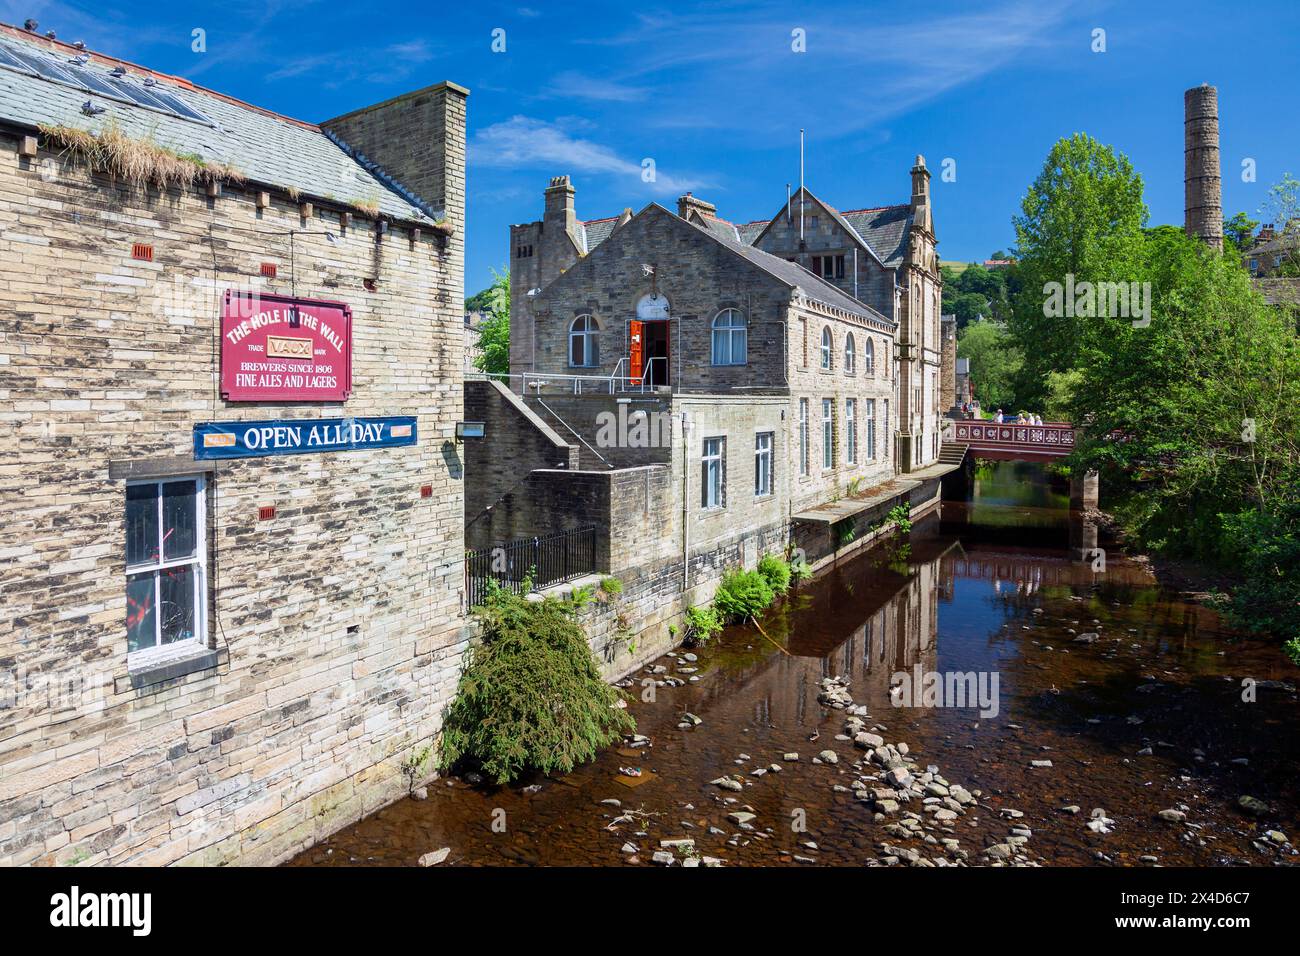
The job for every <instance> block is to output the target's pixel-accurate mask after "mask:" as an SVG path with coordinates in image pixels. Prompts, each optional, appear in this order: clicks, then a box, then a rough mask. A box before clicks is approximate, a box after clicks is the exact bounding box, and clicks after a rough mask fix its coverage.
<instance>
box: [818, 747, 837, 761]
mask: <svg viewBox="0 0 1300 956" xmlns="http://www.w3.org/2000/svg"><path fill="white" fill-rule="evenodd" d="M817 756H818V757H820V758H821V761H822V763H829V764H836V763H839V762H840V756H839V754H837V753H836V752H835V751H834V750H823V751H822V752H821V753H819V754H818V755H817Z"/></svg>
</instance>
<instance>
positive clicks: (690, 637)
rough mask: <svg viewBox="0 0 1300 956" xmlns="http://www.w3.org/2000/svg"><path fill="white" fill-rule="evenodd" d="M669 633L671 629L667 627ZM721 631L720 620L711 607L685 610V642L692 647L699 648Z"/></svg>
mask: <svg viewBox="0 0 1300 956" xmlns="http://www.w3.org/2000/svg"><path fill="white" fill-rule="evenodd" d="M669 630H670V631H671V630H672V628H671V627H669ZM721 630H722V618H720V617H719V616H718V612H717V611H715V610H714V609H713V608H711V607H688V608H687V609H686V635H685V638H684V639H685V641H686V643H688V644H690V645H691V646H693V647H700V646H703V645H705V644H707V643H709V641H710V640H712V639H713V636H714V635H715V634H717V633H718V632H719V631H721Z"/></svg>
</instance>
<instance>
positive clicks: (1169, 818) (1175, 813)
mask: <svg viewBox="0 0 1300 956" xmlns="http://www.w3.org/2000/svg"><path fill="white" fill-rule="evenodd" d="M1156 816H1157V817H1159V818H1160V819H1161V820H1164V821H1165V822H1166V823H1182V822H1183V821H1184V820H1186V819H1187V814H1185V813H1183V811H1182V810H1174V809H1172V808H1170V809H1168V810H1161V811H1160V812H1159V813H1157V814H1156Z"/></svg>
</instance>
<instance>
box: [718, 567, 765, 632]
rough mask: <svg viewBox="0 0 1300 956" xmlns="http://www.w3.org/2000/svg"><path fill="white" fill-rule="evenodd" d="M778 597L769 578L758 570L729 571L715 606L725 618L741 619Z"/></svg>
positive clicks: (752, 614) (730, 619)
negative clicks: (768, 580)
mask: <svg viewBox="0 0 1300 956" xmlns="http://www.w3.org/2000/svg"><path fill="white" fill-rule="evenodd" d="M775 597H776V593H775V592H774V591H773V590H772V585H770V584H769V583H768V582H767V578H765V577H763V575H761V574H759V573H758V572H757V571H741V570H736V571H728V572H727V573H726V574H724V575H723V576H722V584H721V585H719V587H718V593H717V594H716V595H715V596H714V598H713V607H714V609H715V610H717V612H718V613H719V614H721V615H722V617H723V618H724V619H725V620H728V621H733V620H734V621H739V620H743V619H744V618H747V617H753V616H754V615H756V614H758V613H759V612H760V611H762V610H763V609H764V608H766V607H767V606H768V605H769V604H771V603H772V601H773V599H774V598H775Z"/></svg>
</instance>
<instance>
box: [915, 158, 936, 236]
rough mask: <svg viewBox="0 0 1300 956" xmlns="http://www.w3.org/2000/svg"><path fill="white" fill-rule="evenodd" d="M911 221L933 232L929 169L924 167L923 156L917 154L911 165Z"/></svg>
mask: <svg viewBox="0 0 1300 956" xmlns="http://www.w3.org/2000/svg"><path fill="white" fill-rule="evenodd" d="M912 222H913V223H914V224H916V225H919V226H921V227H922V228H923V229H925V231H926V232H931V233H932V232H934V220H933V217H932V215H931V213H930V170H928V169H926V168H925V157H924V156H917V157H916V165H914V166H913V167H912Z"/></svg>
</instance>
